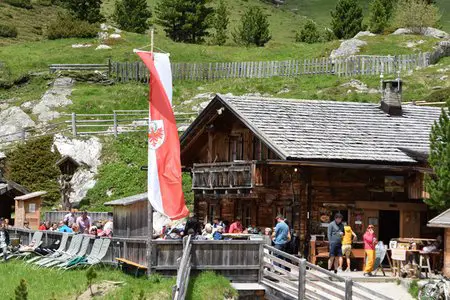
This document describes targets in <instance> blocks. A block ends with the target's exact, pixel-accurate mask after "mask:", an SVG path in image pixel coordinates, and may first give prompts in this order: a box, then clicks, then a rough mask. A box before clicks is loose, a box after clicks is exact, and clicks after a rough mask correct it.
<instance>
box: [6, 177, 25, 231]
mask: <svg viewBox="0 0 450 300" xmlns="http://www.w3.org/2000/svg"><path fill="white" fill-rule="evenodd" d="M25 194H28V190H27V189H26V188H25V187H23V186H21V185H20V184H17V183H15V182H13V181H10V180H5V179H3V178H2V177H1V174H0V218H5V219H9V221H10V224H11V225H14V210H15V209H14V206H15V202H14V198H15V197H17V196H21V195H25Z"/></svg>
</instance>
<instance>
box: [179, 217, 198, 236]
mask: <svg viewBox="0 0 450 300" xmlns="http://www.w3.org/2000/svg"><path fill="white" fill-rule="evenodd" d="M189 229H192V230H193V231H194V233H193V234H194V235H201V234H202V226H201V224H200V222H199V221H198V219H197V217H196V216H195V215H194V214H191V215H190V217H189V219H188V220H187V221H186V225H184V230H183V231H184V232H185V233H188V232H189ZM188 234H189V233H188Z"/></svg>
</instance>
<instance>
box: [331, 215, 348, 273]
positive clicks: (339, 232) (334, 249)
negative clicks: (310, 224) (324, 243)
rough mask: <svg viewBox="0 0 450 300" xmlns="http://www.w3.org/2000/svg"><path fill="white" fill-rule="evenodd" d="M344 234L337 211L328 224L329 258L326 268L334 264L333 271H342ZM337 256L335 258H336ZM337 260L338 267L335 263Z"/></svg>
mask: <svg viewBox="0 0 450 300" xmlns="http://www.w3.org/2000/svg"><path fill="white" fill-rule="evenodd" d="M343 235H344V224H342V215H341V214H340V213H337V214H336V215H335V216H334V221H332V222H331V223H330V224H328V242H329V243H330V258H329V259H328V270H329V271H331V268H332V267H333V264H334V272H335V273H337V271H338V270H340V271H342V236H343ZM336 257H337V259H336ZM338 260H339V267H338V268H336V265H337V263H338Z"/></svg>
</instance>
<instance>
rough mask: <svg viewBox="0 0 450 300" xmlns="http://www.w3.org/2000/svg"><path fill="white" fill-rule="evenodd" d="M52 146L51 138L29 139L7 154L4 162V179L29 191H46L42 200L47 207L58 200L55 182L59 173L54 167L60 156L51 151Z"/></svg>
mask: <svg viewBox="0 0 450 300" xmlns="http://www.w3.org/2000/svg"><path fill="white" fill-rule="evenodd" d="M52 145H53V137H52V136H45V137H41V138H36V139H31V140H29V141H27V142H26V143H22V144H19V145H17V147H16V148H14V149H13V150H12V151H11V152H9V153H8V154H7V161H6V178H8V179H9V180H12V181H15V182H17V183H18V184H21V185H23V186H24V187H26V188H27V189H29V190H31V191H40V190H44V191H47V195H46V197H45V198H44V203H45V204H47V205H52V204H54V203H59V200H60V193H59V184H58V182H57V179H58V176H59V174H60V171H59V169H58V168H57V167H56V165H55V164H56V162H57V161H58V159H59V158H60V155H59V153H57V151H55V152H52V151H51V148H52Z"/></svg>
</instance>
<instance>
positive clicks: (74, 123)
mask: <svg viewBox="0 0 450 300" xmlns="http://www.w3.org/2000/svg"><path fill="white" fill-rule="evenodd" d="M72 135H73V136H77V114H76V113H74V112H73V113H72Z"/></svg>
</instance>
